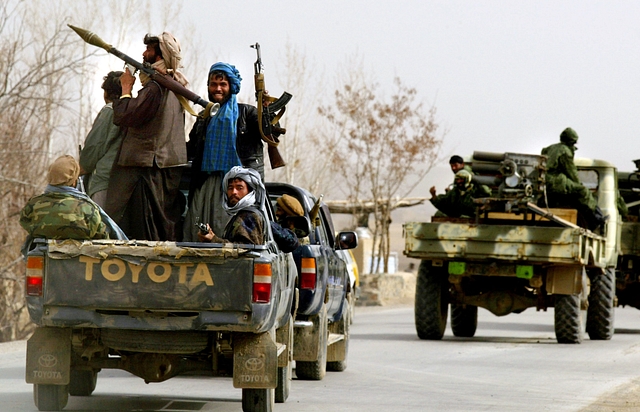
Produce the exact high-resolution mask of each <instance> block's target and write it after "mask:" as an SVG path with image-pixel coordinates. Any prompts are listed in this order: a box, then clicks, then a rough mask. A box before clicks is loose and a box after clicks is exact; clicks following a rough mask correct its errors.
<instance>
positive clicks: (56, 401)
mask: <svg viewBox="0 0 640 412" xmlns="http://www.w3.org/2000/svg"><path fill="white" fill-rule="evenodd" d="M33 401H34V402H35V404H36V407H37V408H38V410H39V411H61V410H63V409H64V407H65V406H67V402H68V401H69V386H68V385H40V384H37V383H36V384H34V385H33Z"/></svg>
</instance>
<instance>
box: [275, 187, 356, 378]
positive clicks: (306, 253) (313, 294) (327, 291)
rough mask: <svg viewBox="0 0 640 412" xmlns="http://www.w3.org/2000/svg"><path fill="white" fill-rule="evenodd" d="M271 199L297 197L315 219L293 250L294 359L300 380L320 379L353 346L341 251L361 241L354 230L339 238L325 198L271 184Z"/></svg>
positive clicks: (338, 366) (341, 364) (337, 367)
mask: <svg viewBox="0 0 640 412" xmlns="http://www.w3.org/2000/svg"><path fill="white" fill-rule="evenodd" d="M265 186H266V188H267V192H268V193H269V198H270V199H271V202H272V204H274V205H275V203H276V200H277V199H278V198H279V197H280V196H282V195H284V194H288V195H290V196H293V197H295V198H296V199H298V201H299V202H300V204H301V205H302V208H303V209H304V216H305V217H306V218H307V219H308V220H309V222H310V232H309V236H308V241H303V242H302V244H301V245H300V246H299V247H298V248H297V249H296V250H294V251H293V253H292V254H293V258H294V260H295V262H296V266H297V268H298V283H297V287H298V291H299V301H298V310H297V314H296V318H295V322H294V334H293V336H294V341H293V359H294V360H295V361H296V376H297V377H298V379H307V380H321V379H323V378H324V376H325V374H326V371H327V369H328V370H330V371H343V370H345V369H346V367H347V357H348V351H349V326H350V324H351V321H350V314H351V310H350V306H349V305H350V303H352V302H353V301H354V299H355V297H354V296H353V293H354V291H353V290H352V289H351V287H350V286H351V282H350V280H349V274H348V271H347V267H346V263H345V261H344V260H343V259H342V258H341V257H340V256H339V255H338V252H337V251H338V250H348V249H353V248H355V247H356V246H357V245H358V237H357V235H356V233H355V232H340V233H338V235H337V237H335V238H334V233H335V231H334V228H333V221H332V219H331V213H330V212H329V208H328V207H327V205H326V204H324V203H323V202H322V199H321V198H320V199H316V198H315V197H314V196H313V195H312V194H311V193H309V192H308V191H307V190H305V189H302V188H299V187H297V186H293V185H289V184H286V183H266V184H265Z"/></svg>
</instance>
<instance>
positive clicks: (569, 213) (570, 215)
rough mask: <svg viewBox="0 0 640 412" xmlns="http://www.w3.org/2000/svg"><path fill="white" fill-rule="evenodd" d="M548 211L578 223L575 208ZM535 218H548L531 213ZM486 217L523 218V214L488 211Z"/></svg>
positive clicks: (529, 216) (502, 218) (528, 218)
mask: <svg viewBox="0 0 640 412" xmlns="http://www.w3.org/2000/svg"><path fill="white" fill-rule="evenodd" d="M545 210H546V209H545ZM549 212H550V213H551V214H553V215H555V216H556V217H559V218H561V219H564V220H566V221H568V222H571V223H573V224H576V223H578V211H577V210H576V209H558V208H553V209H549ZM533 217H534V218H535V220H549V219H547V218H545V217H543V216H539V215H536V214H533ZM487 218H488V219H501V220H524V218H525V215H524V214H523V213H520V214H515V213H505V212H489V213H488V216H487ZM527 220H531V214H529V215H528V216H527Z"/></svg>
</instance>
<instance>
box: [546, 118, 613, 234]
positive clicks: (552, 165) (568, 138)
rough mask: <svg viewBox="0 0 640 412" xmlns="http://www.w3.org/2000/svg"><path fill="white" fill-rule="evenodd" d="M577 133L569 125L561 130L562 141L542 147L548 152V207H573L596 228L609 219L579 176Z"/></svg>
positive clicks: (589, 225)
mask: <svg viewBox="0 0 640 412" xmlns="http://www.w3.org/2000/svg"><path fill="white" fill-rule="evenodd" d="M577 142H578V134H577V133H576V132H575V130H573V129H572V128H570V127H567V128H566V129H564V130H563V131H562V133H561V134H560V143H556V144H553V145H551V146H548V147H545V148H544V149H542V154H543V155H546V156H547V173H546V190H547V202H548V206H549V207H571V208H575V209H577V210H578V213H579V214H580V216H581V217H582V218H583V219H584V221H585V224H584V225H585V226H586V227H587V228H589V229H590V230H595V229H597V228H598V227H599V226H601V225H603V224H604V222H606V220H607V217H605V216H604V215H603V214H602V211H601V210H600V208H599V207H598V202H597V200H596V198H595V197H594V196H593V194H592V193H591V192H590V191H589V189H587V188H586V187H585V186H584V185H583V184H582V182H581V181H580V178H579V177H578V168H577V167H576V165H575V163H574V162H573V157H574V153H575V151H576V150H577V148H576V146H575V145H576V143H577Z"/></svg>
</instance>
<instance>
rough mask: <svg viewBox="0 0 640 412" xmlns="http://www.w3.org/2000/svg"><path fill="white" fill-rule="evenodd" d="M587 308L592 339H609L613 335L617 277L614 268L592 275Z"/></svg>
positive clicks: (588, 329)
mask: <svg viewBox="0 0 640 412" xmlns="http://www.w3.org/2000/svg"><path fill="white" fill-rule="evenodd" d="M590 278H591V293H589V309H588V310H587V333H588V334H589V338H591V340H609V339H611V337H612V336H613V318H614V308H613V299H614V297H615V294H616V279H615V273H614V271H613V269H607V270H606V271H605V273H598V274H596V275H594V276H591V277H590Z"/></svg>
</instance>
